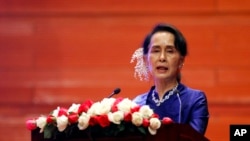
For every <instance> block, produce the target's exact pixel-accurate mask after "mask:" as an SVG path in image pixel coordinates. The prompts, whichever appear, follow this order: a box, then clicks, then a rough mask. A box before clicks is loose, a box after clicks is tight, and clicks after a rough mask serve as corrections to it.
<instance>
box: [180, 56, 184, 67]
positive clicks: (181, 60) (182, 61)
mask: <svg viewBox="0 0 250 141" xmlns="http://www.w3.org/2000/svg"><path fill="white" fill-rule="evenodd" d="M184 62H185V57H183V56H182V57H181V59H180V63H179V68H182V67H183V65H184Z"/></svg>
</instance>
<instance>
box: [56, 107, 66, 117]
mask: <svg viewBox="0 0 250 141" xmlns="http://www.w3.org/2000/svg"><path fill="white" fill-rule="evenodd" d="M62 115H65V116H67V115H68V109H66V108H60V109H59V111H58V116H59V117H60V116H62Z"/></svg>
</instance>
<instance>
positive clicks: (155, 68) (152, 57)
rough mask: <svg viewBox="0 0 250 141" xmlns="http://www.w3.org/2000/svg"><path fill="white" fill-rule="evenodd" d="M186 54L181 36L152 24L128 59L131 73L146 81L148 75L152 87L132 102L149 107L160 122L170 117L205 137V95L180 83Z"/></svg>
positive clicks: (206, 115)
mask: <svg viewBox="0 0 250 141" xmlns="http://www.w3.org/2000/svg"><path fill="white" fill-rule="evenodd" d="M140 53H141V54H143V55H140ZM186 55H187V45H186V40H185V38H184V37H183V35H182V33H181V32H180V31H179V30H178V29H176V28H175V27H173V26H171V25H168V24H158V25H156V26H155V27H154V29H153V30H152V32H151V33H149V34H148V36H147V37H146V39H145V40H144V43H143V48H141V49H138V50H137V51H136V52H135V54H134V55H133V57H132V62H133V60H134V59H137V65H136V67H135V74H137V75H138V76H139V77H140V78H141V79H149V74H150V77H151V78H152V80H153V82H154V86H152V87H151V89H150V90H149V91H148V92H147V93H145V94H141V95H139V96H137V97H136V98H135V99H134V101H135V102H136V103H137V104H139V105H145V104H146V105H149V106H150V107H151V108H152V109H153V110H154V112H155V113H157V114H158V115H159V116H160V118H161V119H162V118H163V117H170V118H171V119H172V120H173V121H174V122H177V123H188V124H190V125H191V126H192V127H193V128H194V129H195V130H197V131H198V132H200V133H202V134H205V131H206V128H207V124H208V118H209V113H208V106H207V99H206V96H205V94H204V92H202V91H200V90H195V89H191V88H189V87H187V86H185V85H184V84H182V83H181V78H180V76H181V75H180V72H181V69H182V67H183V64H184V61H185V56H186Z"/></svg>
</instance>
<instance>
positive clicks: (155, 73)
mask: <svg viewBox="0 0 250 141" xmlns="http://www.w3.org/2000/svg"><path fill="white" fill-rule="evenodd" d="M174 41H175V37H174V35H173V34H172V33H170V32H156V33H155V34H154V35H153V36H152V37H151V41H150V44H149V51H148V54H147V56H146V58H145V59H146V60H145V61H146V64H147V66H148V69H149V71H150V72H151V75H152V77H153V79H155V80H176V78H177V75H178V73H179V72H180V69H181V67H182V65H183V61H184V57H182V56H181V55H180V53H179V51H177V50H176V48H175V45H174Z"/></svg>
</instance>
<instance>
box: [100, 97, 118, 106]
mask: <svg viewBox="0 0 250 141" xmlns="http://www.w3.org/2000/svg"><path fill="white" fill-rule="evenodd" d="M114 102H115V98H104V99H103V100H102V101H101V104H102V105H106V106H107V107H111V106H112V105H113V104H114Z"/></svg>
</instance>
